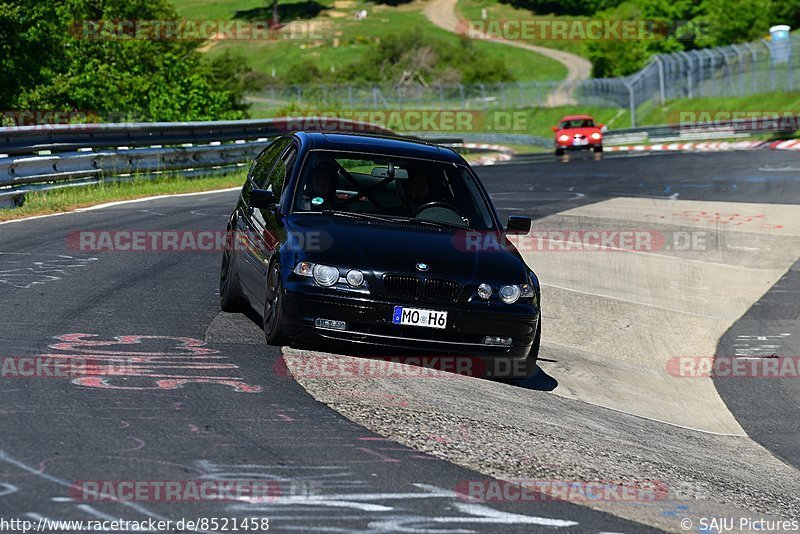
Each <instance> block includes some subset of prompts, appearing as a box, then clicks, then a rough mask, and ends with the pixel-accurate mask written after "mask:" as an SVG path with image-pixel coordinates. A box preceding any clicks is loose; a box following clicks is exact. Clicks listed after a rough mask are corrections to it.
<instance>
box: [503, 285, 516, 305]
mask: <svg viewBox="0 0 800 534" xmlns="http://www.w3.org/2000/svg"><path fill="white" fill-rule="evenodd" d="M521 293H522V292H521V291H520V289H519V286H503V287H501V288H500V291H499V292H498V294H499V295H500V300H502V301H503V302H505V303H506V304H514V303H515V302H517V301H518V300H519V296H520V294H521Z"/></svg>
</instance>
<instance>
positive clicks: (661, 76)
mask: <svg viewBox="0 0 800 534" xmlns="http://www.w3.org/2000/svg"><path fill="white" fill-rule="evenodd" d="M655 62H656V65H658V92H659V95H661V98H660V100H661V105H662V106H663V105H664V104H665V103H666V102H667V93H666V89H665V88H664V61H663V60H662V59H661V56H655Z"/></svg>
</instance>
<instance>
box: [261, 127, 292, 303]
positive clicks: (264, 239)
mask: <svg viewBox="0 0 800 534" xmlns="http://www.w3.org/2000/svg"><path fill="white" fill-rule="evenodd" d="M297 154H298V146H297V145H296V144H294V143H293V144H292V145H290V146H289V147H288V148H287V149H286V150H285V151H284V153H283V154H282V155H281V157H280V158H279V159H278V161H276V162H275V165H274V166H273V167H272V170H271V171H270V173H269V176H268V177H267V180H266V182H265V183H264V185H263V186H262V187H261V188H262V189H266V190H268V191H272V192H273V193H274V194H275V198H276V199H277V203H276V205H275V208H273V209H256V210H254V211H253V215H252V217H251V221H252V224H253V230H254V232H256V235H257V236H259V237H260V238H261V240H260V243H259V245H260V246H259V247H257V248H256V249H255V255H256V265H257V266H258V270H257V271H256V277H257V278H256V280H255V282H256V284H258V286H259V287H258V289H255V291H256V296H257V297H258V298H259V299H261V303H262V304H263V299H264V297H265V296H266V290H267V288H266V284H267V272H268V268H269V264H270V261H271V260H272V257H273V255H274V254H275V253H276V251H277V249H278V247H279V246H280V245H281V243H283V242H284V241H286V229H285V227H284V225H283V217H282V216H281V214H280V206H281V204H282V202H281V201H282V198H283V195H284V193H285V190H284V186H285V184H286V180H287V178H288V177H289V173H290V172H291V170H292V167H293V166H294V163H295V161H297Z"/></svg>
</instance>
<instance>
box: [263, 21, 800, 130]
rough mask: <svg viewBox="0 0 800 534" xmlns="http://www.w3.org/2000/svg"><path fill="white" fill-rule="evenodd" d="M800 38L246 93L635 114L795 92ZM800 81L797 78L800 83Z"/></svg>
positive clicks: (320, 100) (297, 102)
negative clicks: (489, 75) (544, 70)
mask: <svg viewBox="0 0 800 534" xmlns="http://www.w3.org/2000/svg"><path fill="white" fill-rule="evenodd" d="M798 43H800V36H797V35H794V36H791V37H790V38H787V39H784V40H781V41H768V40H766V39H764V40H761V41H757V42H752V43H745V44H737V45H730V46H725V47H719V48H706V49H700V50H693V51H690V52H677V53H673V54H661V55H657V56H654V57H653V59H652V60H651V61H650V63H648V64H647V66H645V67H644V68H643V69H642V70H640V71H638V72H636V73H635V74H632V75H630V76H625V77H619V78H592V79H588V80H582V81H576V82H557V81H556V82H516V83H496V84H442V85H437V84H429V85H423V84H420V83H417V84H406V85H402V86H398V85H380V84H372V85H320V84H317V85H302V86H301V85H295V86H276V87H266V88H264V89H263V90H262V91H260V92H258V93H255V94H252V95H249V96H248V101H249V102H250V103H251V104H253V105H254V106H256V107H262V108H269V109H281V110H284V111H285V110H287V109H291V108H295V109H299V110H313V111H316V112H320V111H322V112H324V111H332V112H333V111H340V110H403V109H467V110H490V109H515V108H528V107H555V106H562V105H591V106H599V107H614V108H621V109H627V110H629V111H630V116H631V126H632V127H633V126H636V110H637V108H638V107H639V106H641V105H642V104H645V103H647V102H656V103H661V104H663V103H664V102H666V101H667V100H671V99H677V98H697V97H730V96H748V95H754V94H761V93H770V92H775V91H794V90H796V89H797V88H798V87H797V82H796V81H795V74H794V73H795V72H796V71H797V67H798V62H799V61H800V50H798V48H800V44H798ZM798 81H800V80H798Z"/></svg>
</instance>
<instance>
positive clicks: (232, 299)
mask: <svg viewBox="0 0 800 534" xmlns="http://www.w3.org/2000/svg"><path fill="white" fill-rule="evenodd" d="M230 248H231V247H226V249H225V250H224V251H223V252H222V266H221V267H220V273H219V307H220V308H221V309H222V311H224V312H229V313H236V312H240V311H242V310H243V309H244V305H243V303H242V296H241V292H240V286H239V273H238V270H237V269H236V256H235V254H233V251H232V250H230Z"/></svg>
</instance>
